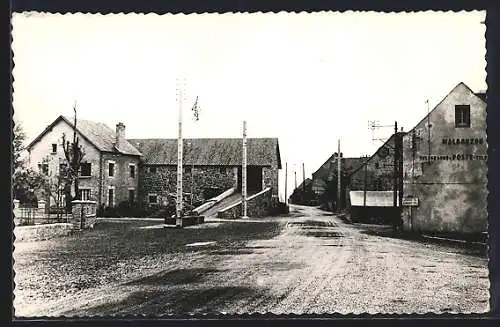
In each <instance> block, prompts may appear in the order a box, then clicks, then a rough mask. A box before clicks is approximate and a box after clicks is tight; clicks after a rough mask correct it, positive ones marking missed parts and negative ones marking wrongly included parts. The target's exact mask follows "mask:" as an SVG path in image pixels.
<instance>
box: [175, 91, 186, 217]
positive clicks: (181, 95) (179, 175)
mask: <svg viewBox="0 0 500 327" xmlns="http://www.w3.org/2000/svg"><path fill="white" fill-rule="evenodd" d="M183 98H184V85H183V81H181V82H180V83H179V85H178V99H177V100H178V104H179V138H178V139H177V203H176V204H177V208H176V218H177V219H176V225H177V226H181V225H182V201H183V199H182V150H183V140H182V105H183V100H184V99H183Z"/></svg>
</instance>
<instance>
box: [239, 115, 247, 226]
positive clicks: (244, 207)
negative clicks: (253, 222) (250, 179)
mask: <svg viewBox="0 0 500 327" xmlns="http://www.w3.org/2000/svg"><path fill="white" fill-rule="evenodd" d="M242 157H243V160H242V169H241V177H242V178H241V179H242V180H241V196H242V197H243V199H242V202H241V203H242V211H243V212H242V216H243V218H248V216H247V122H246V121H243V156H242Z"/></svg>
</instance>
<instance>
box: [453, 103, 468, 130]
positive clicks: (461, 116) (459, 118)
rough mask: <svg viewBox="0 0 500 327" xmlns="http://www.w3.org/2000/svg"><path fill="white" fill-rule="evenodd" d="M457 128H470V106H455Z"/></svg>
mask: <svg viewBox="0 0 500 327" xmlns="http://www.w3.org/2000/svg"><path fill="white" fill-rule="evenodd" d="M455 127H470V105H457V106H455Z"/></svg>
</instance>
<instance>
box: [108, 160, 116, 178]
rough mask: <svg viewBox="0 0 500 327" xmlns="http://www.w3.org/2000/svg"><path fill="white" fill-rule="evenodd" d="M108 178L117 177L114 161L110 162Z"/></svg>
mask: <svg viewBox="0 0 500 327" xmlns="http://www.w3.org/2000/svg"><path fill="white" fill-rule="evenodd" d="M108 176H109V177H113V176H115V163H114V161H109V162H108Z"/></svg>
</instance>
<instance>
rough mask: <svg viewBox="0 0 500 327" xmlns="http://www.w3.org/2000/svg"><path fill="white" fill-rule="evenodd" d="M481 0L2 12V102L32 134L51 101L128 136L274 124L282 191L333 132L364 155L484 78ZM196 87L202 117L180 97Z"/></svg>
mask: <svg viewBox="0 0 500 327" xmlns="http://www.w3.org/2000/svg"><path fill="white" fill-rule="evenodd" d="M485 15H486V12H485V11H472V12H465V11H462V12H458V13H454V12H432V11H427V12H418V13H376V12H344V13H333V12H321V13H297V14H295V13H284V12H282V13H278V14H273V13H269V14H263V13H255V14H190V15H184V14H177V15H172V14H167V15H161V16H160V15H157V14H147V15H144V14H108V15H101V14H97V15H94V14H65V15H61V14H46V13H34V12H27V13H14V14H13V18H12V24H13V31H12V38H13V42H12V47H13V53H14V64H15V66H14V69H13V76H14V82H13V88H14V93H13V107H14V119H15V120H17V121H20V122H21V124H22V126H23V128H24V130H25V132H26V134H27V137H28V142H29V141H31V140H32V139H34V138H35V137H36V136H37V135H38V134H39V133H41V132H42V131H43V129H44V128H45V127H46V126H47V125H49V124H50V123H51V122H52V121H54V119H56V118H57V116H59V115H61V114H62V115H67V116H72V115H73V109H72V107H73V104H74V103H75V102H76V103H77V108H78V116H79V117H81V118H82V119H90V120H96V121H101V122H104V123H106V124H108V125H109V126H110V127H111V128H113V129H114V128H115V125H116V124H117V123H118V122H123V123H124V124H125V125H126V137H127V138H175V137H177V133H178V127H177V126H178V125H177V124H178V108H179V106H178V103H177V96H176V92H177V91H176V89H177V88H178V86H179V85H182V84H183V83H178V82H177V80H179V79H180V80H181V81H182V80H185V87H184V89H185V99H184V102H183V122H184V124H183V134H184V137H186V138H196V137H231V138H233V137H241V135H242V121H243V120H246V121H247V134H248V137H277V138H278V139H279V146H280V152H281V159H282V165H283V169H282V171H281V172H280V196H281V197H282V198H284V182H285V163H288V195H289V194H290V193H291V191H292V190H293V188H294V183H295V181H294V171H297V179H298V181H297V184H300V182H301V180H302V178H303V174H302V164H304V168H305V177H306V178H308V177H309V178H310V177H311V174H312V173H313V172H314V171H316V170H317V169H318V168H319V167H320V166H321V165H322V164H323V162H325V161H326V160H327V159H328V158H329V156H330V155H331V154H333V153H334V152H336V151H337V144H338V143H337V142H338V140H339V139H340V142H341V152H342V153H343V155H344V157H357V156H361V155H371V154H373V153H374V152H375V150H376V149H377V148H378V147H379V146H380V145H382V141H379V140H375V141H373V138H377V139H384V138H387V137H388V136H390V134H391V133H392V132H393V129H392V128H380V129H377V130H376V131H374V132H373V131H371V130H370V129H369V128H368V121H371V120H377V121H378V123H379V124H381V125H393V124H394V121H397V122H398V126H402V127H403V128H404V130H410V129H411V128H413V126H414V125H416V124H417V123H418V122H419V121H420V120H421V119H422V118H423V117H424V116H425V115H426V113H427V105H426V103H425V101H426V100H427V99H428V100H429V104H430V109H432V108H433V107H434V106H435V105H437V104H438V103H439V101H441V99H442V98H444V97H445V96H446V94H447V93H448V92H449V91H451V89H452V88H453V87H454V86H456V85H457V84H458V83H459V82H464V83H465V84H467V85H468V86H469V87H470V88H472V89H473V90H474V91H480V90H486V87H487V86H486V71H485V69H486V60H485V55H486V49H485V36H484V35H485V29H486V27H485V25H484V24H482V22H483V21H484V19H485ZM197 96H198V98H199V105H200V108H201V111H200V119H199V121H196V122H195V121H194V120H193V119H192V113H191V110H190V109H191V107H192V105H193V103H194V100H195V98H196V97H197Z"/></svg>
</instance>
